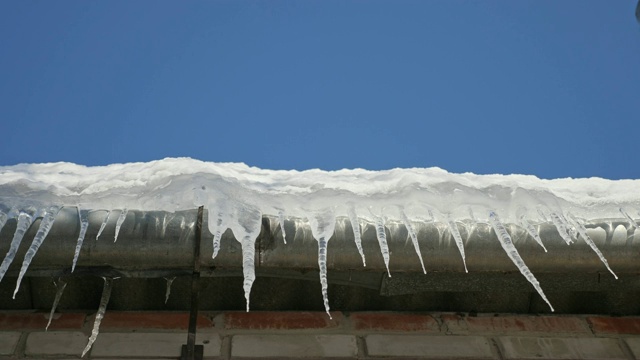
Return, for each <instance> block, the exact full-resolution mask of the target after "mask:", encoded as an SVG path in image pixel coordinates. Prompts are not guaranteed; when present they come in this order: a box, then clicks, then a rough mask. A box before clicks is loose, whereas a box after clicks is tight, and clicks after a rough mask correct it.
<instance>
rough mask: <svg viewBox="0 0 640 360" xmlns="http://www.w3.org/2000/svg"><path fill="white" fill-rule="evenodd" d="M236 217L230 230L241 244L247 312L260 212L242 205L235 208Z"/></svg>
mask: <svg viewBox="0 0 640 360" xmlns="http://www.w3.org/2000/svg"><path fill="white" fill-rule="evenodd" d="M236 219H237V222H236V223H232V228H231V231H233V235H234V236H235V238H236V240H238V241H239V242H240V244H241V246H242V274H243V276H244V282H243V286H242V287H243V289H244V298H245V299H246V301H247V312H248V311H249V296H250V295H251V287H252V286H253V282H254V281H255V279H256V267H255V266H256V264H255V256H256V239H257V238H258V236H259V235H260V230H261V228H262V213H261V212H260V211H259V210H258V209H256V208H253V207H250V206H248V205H242V206H241V207H240V208H238V209H236Z"/></svg>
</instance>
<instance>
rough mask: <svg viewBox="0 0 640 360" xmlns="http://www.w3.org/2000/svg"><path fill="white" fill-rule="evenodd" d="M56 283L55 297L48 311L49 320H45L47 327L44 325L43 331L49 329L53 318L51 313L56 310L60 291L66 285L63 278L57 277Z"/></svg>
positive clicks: (60, 296) (61, 291)
mask: <svg viewBox="0 0 640 360" xmlns="http://www.w3.org/2000/svg"><path fill="white" fill-rule="evenodd" d="M55 285H56V297H55V299H54V300H53V305H51V312H50V313H49V321H48V322H47V327H45V329H44V330H45V331H47V330H49V326H50V325H51V320H53V314H55V312H56V308H57V307H58V304H59V303H60V299H61V298H62V293H63V292H64V289H65V288H66V287H67V281H66V280H65V279H63V278H59V279H58V281H57V282H56V283H55Z"/></svg>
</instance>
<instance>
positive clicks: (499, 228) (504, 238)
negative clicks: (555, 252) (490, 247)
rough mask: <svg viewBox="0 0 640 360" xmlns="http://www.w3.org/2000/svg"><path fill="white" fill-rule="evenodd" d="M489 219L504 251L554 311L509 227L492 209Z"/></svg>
mask: <svg viewBox="0 0 640 360" xmlns="http://www.w3.org/2000/svg"><path fill="white" fill-rule="evenodd" d="M489 220H491V226H492V227H493V230H494V231H495V232H496V235H498V240H499V241H500V245H502V249H504V252H506V253H507V255H508V256H509V259H511V261H512V262H513V263H514V264H515V265H516V267H517V268H518V270H520V272H521V273H522V275H524V277H525V278H526V279H527V280H528V281H529V282H530V283H531V285H533V287H534V288H535V289H536V291H537V292H538V294H540V296H541V297H542V299H543V300H544V301H545V302H546V303H547V305H549V308H551V311H552V312H553V311H554V309H553V306H551V303H550V302H549V300H548V299H547V297H546V296H545V294H544V292H543V291H542V288H541V287H540V283H539V282H538V280H537V279H536V277H535V276H534V275H533V273H531V270H529V268H528V267H527V265H526V264H525V263H524V260H522V258H521V257H520V254H519V253H518V250H517V249H516V247H515V246H514V245H513V241H511V236H509V233H508V232H507V229H506V228H505V227H504V225H503V224H502V222H500V218H499V217H498V215H497V214H496V213H495V212H493V211H490V212H489Z"/></svg>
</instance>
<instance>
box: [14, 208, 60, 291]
mask: <svg viewBox="0 0 640 360" xmlns="http://www.w3.org/2000/svg"><path fill="white" fill-rule="evenodd" d="M60 208H61V207H60V206H51V207H50V208H49V209H48V210H47V211H45V213H44V216H43V217H42V220H41V221H40V227H39V228H38V232H37V233H36V236H35V237H34V238H33V241H32V242H31V246H30V247H29V250H27V253H26V255H25V256H24V260H23V261H22V268H21V269H20V274H19V275H18V281H17V283H16V289H15V290H14V291H13V298H14V299H15V298H16V294H17V293H18V290H20V283H21V282H22V278H23V277H24V274H25V273H26V272H27V269H28V268H29V264H31V260H33V257H34V256H35V255H36V253H37V252H38V249H40V245H42V243H43V242H44V239H45V238H46V237H47V234H49V230H51V226H53V222H54V221H55V220H56V215H58V211H60Z"/></svg>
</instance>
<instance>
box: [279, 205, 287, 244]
mask: <svg viewBox="0 0 640 360" xmlns="http://www.w3.org/2000/svg"><path fill="white" fill-rule="evenodd" d="M278 221H279V222H280V230H282V241H284V244H285V245H286V244H287V233H286V232H285V231H284V211H282V210H280V211H278Z"/></svg>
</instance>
